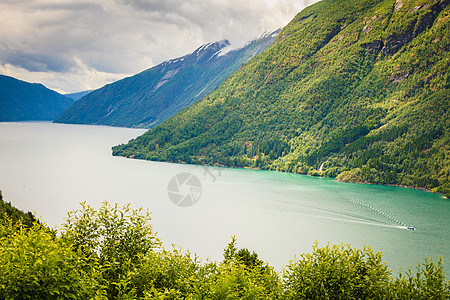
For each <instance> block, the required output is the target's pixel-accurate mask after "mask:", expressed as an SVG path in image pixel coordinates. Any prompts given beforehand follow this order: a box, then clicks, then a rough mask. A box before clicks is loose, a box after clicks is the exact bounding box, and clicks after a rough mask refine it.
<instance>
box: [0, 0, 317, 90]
mask: <svg viewBox="0 0 450 300" xmlns="http://www.w3.org/2000/svg"><path fill="white" fill-rule="evenodd" d="M312 2H315V1H314V0H311V1H301V0H298V1H296V0H247V1H241V0H209V1H206V0H185V1H180V0H100V1H86V0H14V1H13V0H2V1H1V2H0V36H1V37H2V38H1V40H0V72H1V73H2V74H5V75H10V76H14V77H16V78H19V79H22V80H26V81H33V82H41V83H43V84H44V85H46V86H47V87H49V88H52V89H55V90H58V91H61V92H77V91H81V90H85V89H94V88H98V87H100V86H102V85H104V84H106V83H109V82H112V81H115V80H118V79H120V78H123V77H125V76H128V75H132V74H135V73H137V72H140V71H142V70H144V69H147V68H149V67H151V66H153V65H154V64H158V63H160V62H162V61H164V60H167V59H171V58H174V57H178V56H182V55H184V54H187V53H189V52H191V51H193V50H194V49H196V48H197V47H198V46H200V45H201V44H204V43H207V42H211V41H217V40H221V39H229V40H230V42H231V43H232V44H233V45H234V46H240V45H243V44H244V43H245V42H247V41H248V40H250V39H252V38H254V37H257V36H259V35H261V33H263V32H264V31H272V30H275V29H277V28H279V27H281V26H284V25H285V24H286V23H287V22H288V21H289V20H290V19H291V18H293V17H294V15H295V14H296V13H297V12H298V11H300V10H301V8H303V7H304V6H306V5H309V4H311V3H312Z"/></svg>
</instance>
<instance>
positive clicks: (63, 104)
mask: <svg viewBox="0 0 450 300" xmlns="http://www.w3.org/2000/svg"><path fill="white" fill-rule="evenodd" d="M73 102H74V100H72V99H70V98H67V97H64V96H63V95H61V94H58V93H57V92H55V91H52V90H49V89H48V88H46V87H45V86H43V85H42V84H38V83H28V82H25V81H21V80H18V79H15V78H13V77H9V76H4V75H0V122H3V121H24V120H49V121H50V120H54V119H56V117H58V116H59V115H60V114H61V113H62V112H63V111H64V110H65V109H66V108H67V107H69V106H70V105H71V104H72V103H73Z"/></svg>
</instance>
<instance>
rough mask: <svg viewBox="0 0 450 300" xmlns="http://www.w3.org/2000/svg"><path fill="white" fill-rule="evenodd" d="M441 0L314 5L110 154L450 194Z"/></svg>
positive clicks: (447, 43)
mask: <svg viewBox="0 0 450 300" xmlns="http://www.w3.org/2000/svg"><path fill="white" fill-rule="evenodd" d="M448 2H449V1H448V0H440V1H438V0H397V1H394V0H355V1H349V0H323V1H321V2H318V3H316V4H314V5H312V6H310V7H308V8H306V9H304V10H303V11H302V12H300V13H299V14H298V15H297V16H296V17H295V18H294V19H293V20H292V21H291V22H290V23H289V24H288V25H287V26H286V27H285V28H284V29H283V30H282V31H281V33H280V34H279V36H278V38H277V41H276V42H275V43H274V44H273V45H271V46H270V47H269V48H268V49H267V50H266V51H264V52H262V53H261V54H259V55H257V56H255V57H254V58H253V59H251V60H250V61H249V62H248V63H246V64H244V65H243V66H242V67H241V68H240V69H239V70H238V71H237V72H235V73H234V74H233V75H232V76H230V77H229V78H228V79H227V80H226V81H225V82H224V83H223V84H221V85H220V86H219V88H217V89H216V90H215V91H214V92H212V93H211V94H209V95H208V96H206V97H205V98H203V99H202V100H201V101H199V102H197V103H196V104H195V105H193V106H191V107H189V108H186V109H184V110H183V111H182V112H181V113H179V114H177V115H176V116H174V117H172V118H170V119H168V120H167V121H166V122H165V123H163V124H162V125H160V126H158V127H156V128H154V129H153V130H150V131H149V132H147V133H145V134H144V135H143V136H141V137H139V138H136V139H135V140H132V141H130V142H129V143H128V144H125V145H120V146H117V147H114V148H113V154H114V155H122V156H127V157H134V158H140V159H149V160H161V161H172V162H179V161H183V162H189V163H200V162H201V163H206V164H215V165H224V166H236V167H253V168H263V169H270V170H279V171H287V172H297V173H304V174H313V175H315V174H319V175H324V176H333V177H334V176H337V178H338V179H340V180H345V181H354V182H368V183H382V184H397V185H406V186H410V187H418V188H427V189H431V190H433V191H436V192H441V193H445V194H447V195H450V183H449V175H450V160H449V150H450V146H449V145H450V143H449V141H450V128H449V127H450V126H449V117H450V115H449V110H448V108H449V103H450V101H449V78H450V71H449V67H448V66H449V59H450V55H449V49H450V40H449V39H450V30H449V28H450V26H449V19H450V16H449V13H450V11H449V8H448V6H447V4H448Z"/></svg>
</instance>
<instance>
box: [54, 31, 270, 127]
mask: <svg viewBox="0 0 450 300" xmlns="http://www.w3.org/2000/svg"><path fill="white" fill-rule="evenodd" d="M277 34H278V31H276V32H273V33H270V34H266V35H263V36H262V37H261V38H259V39H256V40H254V41H251V42H250V43H248V44H247V45H246V46H245V47H243V48H240V49H235V50H232V51H229V50H230V49H231V45H230V43H229V42H228V41H226V40H223V41H220V42H215V43H209V44H206V45H203V46H201V47H199V48H198V49H197V50H195V51H194V52H193V53H190V54H188V55H185V56H183V57H180V58H176V59H172V60H169V61H166V62H163V63H162V64H159V65H157V66H155V67H153V68H150V69H148V70H146V71H144V72H141V73H139V74H136V75H134V76H132V77H128V78H124V79H122V80H119V81H117V82H114V83H112V84H108V85H106V86H104V87H102V88H100V89H98V90H95V91H93V92H91V93H90V94H88V95H86V96H84V97H83V98H81V99H80V100H79V101H77V102H76V103H74V104H73V105H72V106H71V107H69V108H68V109H67V110H66V111H65V112H64V113H63V114H61V116H60V117H59V118H58V119H57V120H56V121H55V122H57V123H75V124H101V125H112V126H126V127H145V128H150V127H153V126H155V125H158V124H160V123H162V122H163V121H164V120H166V119H167V118H168V117H170V116H173V115H174V114H176V113H177V112H179V111H180V110H182V109H183V108H185V107H187V106H189V105H191V104H192V103H195V102H196V101H198V100H199V99H201V98H202V97H203V96H205V95H207V94H208V93H209V92H211V91H212V90H213V89H215V88H216V87H217V86H218V85H219V84H220V83H221V82H222V81H224V80H225V78H227V77H228V76H229V75H230V74H231V73H233V72H234V71H236V70H237V69H238V68H239V66H240V65H241V64H242V63H244V62H246V61H248V60H249V59H250V58H251V57H253V56H254V55H256V54H258V53H260V52H261V51H263V50H264V49H266V48H267V47H268V46H269V45H270V44H272V43H273V42H274V41H275V38H276V36H277Z"/></svg>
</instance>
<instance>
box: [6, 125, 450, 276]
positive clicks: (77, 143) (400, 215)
mask: <svg viewBox="0 0 450 300" xmlns="http://www.w3.org/2000/svg"><path fill="white" fill-rule="evenodd" d="M143 132H144V130H142V129H127V128H114V127H104V126H84V125H62V124H52V123H47V122H25V123H0V190H2V191H3V196H4V199H5V200H7V201H10V202H12V204H13V205H14V206H16V207H18V208H20V209H22V210H25V211H33V212H35V213H36V214H37V215H38V216H39V217H41V218H42V219H43V220H44V221H45V222H47V224H48V225H50V226H58V225H60V224H61V223H62V222H63V221H64V218H65V216H66V212H67V211H69V210H74V209H77V208H79V207H80V205H79V203H80V202H82V201H85V202H86V203H88V204H91V205H93V206H95V207H98V206H99V205H101V203H102V202H103V201H108V202H111V203H119V204H126V203H131V206H132V207H135V208H137V207H143V208H148V209H149V210H150V211H151V212H152V224H153V227H154V229H155V231H157V232H158V236H159V237H160V238H161V239H162V241H163V243H164V244H165V245H166V247H169V248H170V247H171V245H172V244H173V245H176V247H181V248H183V249H189V250H190V251H191V252H192V253H196V254H198V255H199V256H200V257H201V258H204V259H205V258H209V259H211V260H220V259H221V255H222V252H223V249H224V248H225V246H226V244H227V243H228V242H229V241H230V239H231V236H233V235H235V236H236V238H237V241H238V246H239V247H246V248H249V249H251V250H255V251H256V252H257V253H258V254H259V256H260V257H261V258H262V259H263V260H265V261H267V262H269V263H270V264H271V265H273V266H275V267H277V268H278V269H281V268H282V267H283V266H284V265H286V264H287V263H288V262H289V261H290V260H291V259H292V258H294V256H295V255H298V254H300V253H303V252H309V251H311V249H312V245H313V244H314V242H315V241H318V243H319V245H320V246H323V245H326V243H328V242H330V243H349V244H351V245H352V246H355V247H362V246H364V245H368V246H370V247H371V248H372V249H374V250H376V251H383V253H384V260H385V261H386V262H387V263H388V264H389V265H390V266H391V267H392V268H393V269H394V270H395V271H398V270H399V268H400V267H403V270H405V268H407V267H409V266H416V265H417V262H418V261H423V259H424V257H425V256H430V257H432V258H437V257H438V256H439V255H442V256H443V258H444V260H446V273H447V274H449V273H450V272H449V270H450V231H449V230H448V228H449V226H450V220H449V217H448V216H449V215H450V201H449V200H446V199H443V198H442V197H441V196H440V195H437V194H432V193H427V192H425V191H421V190H414V189H408V188H401V187H389V186H376V185H362V184H349V183H339V182H335V181H333V180H332V179H329V178H318V177H309V176H304V175H296V174H288V173H280V172H270V171H259V170H248V169H230V168H216V167H204V166H192V165H183V164H169V163H161V162H150V161H142V160H133V159H127V158H122V157H113V156H112V155H111V146H113V145H116V144H120V143H125V142H127V141H128V140H130V139H132V138H134V137H136V136H139V135H140V134H142V133H143ZM180 173H189V174H192V175H194V176H195V177H197V178H198V179H199V181H200V183H201V189H198V190H196V192H197V195H199V196H200V198H199V199H198V202H197V203H195V204H194V205H192V206H190V207H179V206H176V205H174V204H173V203H172V202H171V200H170V199H169V196H168V184H169V182H171V179H172V178H174V177H175V176H177V175H178V174H180ZM188 192H189V189H186V187H185V186H184V187H181V189H180V194H183V193H188ZM406 224H407V225H413V226H414V227H416V229H417V230H416V231H410V230H407V229H405V225H406Z"/></svg>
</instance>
